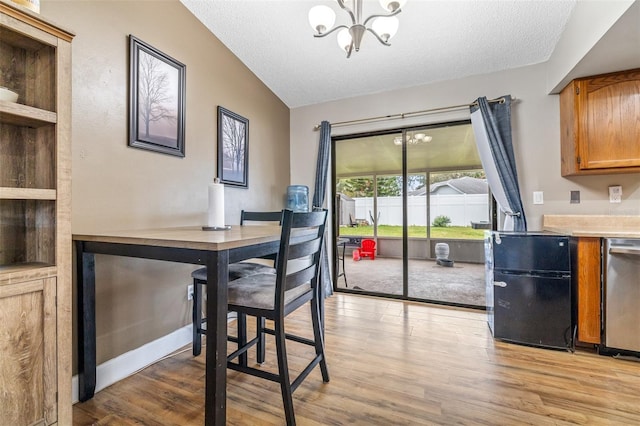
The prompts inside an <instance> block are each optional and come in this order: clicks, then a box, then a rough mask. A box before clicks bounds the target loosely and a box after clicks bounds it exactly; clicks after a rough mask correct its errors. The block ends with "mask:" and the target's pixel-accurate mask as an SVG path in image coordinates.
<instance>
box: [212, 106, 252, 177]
mask: <svg viewBox="0 0 640 426" xmlns="http://www.w3.org/2000/svg"><path fill="white" fill-rule="evenodd" d="M248 168H249V120H247V119H246V118H244V117H242V116H240V115H238V114H236V113H234V112H231V111H229V110H228V109H225V108H223V107H221V106H218V177H219V178H220V182H222V183H224V184H227V185H233V186H240V187H244V188H247V187H248V185H249V170H248Z"/></svg>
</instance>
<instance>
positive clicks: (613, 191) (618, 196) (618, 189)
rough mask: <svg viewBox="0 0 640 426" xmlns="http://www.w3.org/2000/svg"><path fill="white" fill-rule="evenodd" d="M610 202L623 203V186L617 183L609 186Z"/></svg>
mask: <svg viewBox="0 0 640 426" xmlns="http://www.w3.org/2000/svg"><path fill="white" fill-rule="evenodd" d="M609 202H610V203H621V202H622V186H620V185H615V186H610V187H609Z"/></svg>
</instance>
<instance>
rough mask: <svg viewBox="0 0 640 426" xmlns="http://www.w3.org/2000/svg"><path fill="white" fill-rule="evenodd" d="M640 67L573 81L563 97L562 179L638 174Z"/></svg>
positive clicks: (561, 94) (639, 164)
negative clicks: (566, 177)
mask: <svg viewBox="0 0 640 426" xmlns="http://www.w3.org/2000/svg"><path fill="white" fill-rule="evenodd" d="M638 117H640V69H636V70H629V71H623V72H618V73H611V74H603V75H598V76H593V77H588V78H580V79H576V80H573V81H572V82H571V83H569V85H568V86H567V87H565V88H564V89H563V90H562V92H561V93H560V130H561V135H560V142H561V155H562V164H561V173H562V176H572V175H588V174H609V173H638V172H640V143H638V141H639V140H640V124H639V121H638Z"/></svg>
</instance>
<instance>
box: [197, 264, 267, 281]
mask: <svg viewBox="0 0 640 426" xmlns="http://www.w3.org/2000/svg"><path fill="white" fill-rule="evenodd" d="M275 273H276V268H272V267H270V266H268V265H263V264H261V263H253V262H239V263H232V264H231V265H229V282H231V281H235V280H237V279H240V278H244V277H247V276H249V275H255V274H275ZM191 278H195V279H197V280H201V281H207V268H200V269H196V270H195V271H193V272H192V273H191Z"/></svg>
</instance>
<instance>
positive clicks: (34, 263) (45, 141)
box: [0, 0, 73, 426]
mask: <svg viewBox="0 0 640 426" xmlns="http://www.w3.org/2000/svg"><path fill="white" fill-rule="evenodd" d="M72 38H73V34H72V33H71V32H69V31H67V30H64V29H62V28H60V27H59V26H57V25H55V24H53V23H51V22H48V21H47V20H45V19H43V18H42V17H41V16H40V15H38V14H36V13H33V12H31V11H30V10H28V9H26V8H23V7H21V6H18V5H16V4H14V3H11V2H9V1H7V0H0V86H5V87H8V88H10V89H11V90H13V91H15V92H17V93H18V94H19V98H18V101H17V103H14V102H6V101H0V354H2V356H0V373H1V374H0V389H2V392H0V407H2V408H1V409H0V424H1V425H5V424H6V425H18V426H19V425H45V424H46V425H55V424H58V425H70V424H72V419H71V350H72V349H71V348H72V342H71V134H70V133H71V130H70V129H71V40H72Z"/></svg>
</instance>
